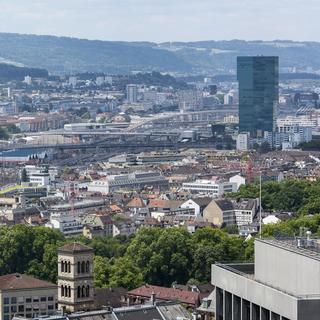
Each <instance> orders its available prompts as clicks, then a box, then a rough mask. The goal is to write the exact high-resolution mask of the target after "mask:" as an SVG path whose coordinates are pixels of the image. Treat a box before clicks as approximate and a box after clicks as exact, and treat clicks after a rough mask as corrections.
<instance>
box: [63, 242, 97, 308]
mask: <svg viewBox="0 0 320 320" xmlns="http://www.w3.org/2000/svg"><path fill="white" fill-rule="evenodd" d="M93 256H94V250H93V249H92V248H90V247H88V246H85V245H83V244H81V243H69V244H66V245H64V246H63V247H60V248H59V249H58V289H59V293H58V304H59V306H58V308H59V310H64V311H67V312H76V311H86V310H90V309H92V308H93V305H94V289H93Z"/></svg>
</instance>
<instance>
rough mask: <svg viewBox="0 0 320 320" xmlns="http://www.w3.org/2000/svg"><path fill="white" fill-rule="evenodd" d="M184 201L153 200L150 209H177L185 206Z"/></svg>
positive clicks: (149, 204)
mask: <svg viewBox="0 0 320 320" xmlns="http://www.w3.org/2000/svg"><path fill="white" fill-rule="evenodd" d="M183 202H184V201H178V200H162V199H151V200H150V202H149V203H148V207H149V208H170V209H177V208H179V207H180V206H181V204H183Z"/></svg>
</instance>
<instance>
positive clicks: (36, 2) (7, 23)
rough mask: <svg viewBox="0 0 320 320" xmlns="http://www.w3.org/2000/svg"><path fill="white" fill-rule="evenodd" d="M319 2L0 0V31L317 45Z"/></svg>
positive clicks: (275, 0) (157, 39)
mask: <svg viewBox="0 0 320 320" xmlns="http://www.w3.org/2000/svg"><path fill="white" fill-rule="evenodd" d="M319 25H320V0H0V32H19V33H35V34H52V35H66V36H74V37H80V38H89V39H103V40H130V41H132V40H147V41H157V42H161V41H177V40H180V41H192V40H209V39H210V40H211V39H213V40H220V39H227V40H228V39H248V40H255V39H262V40H274V39H292V40H317V41H320V32H319Z"/></svg>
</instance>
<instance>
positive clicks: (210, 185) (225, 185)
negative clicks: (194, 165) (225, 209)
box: [182, 179, 238, 197]
mask: <svg viewBox="0 0 320 320" xmlns="http://www.w3.org/2000/svg"><path fill="white" fill-rule="evenodd" d="M182 189H183V190H184V191H189V192H190V193H193V194H204V195H210V196H212V197H220V196H222V195H223V194H225V193H230V192H237V190H238V189H237V183H236V182H229V181H220V180H218V179H212V180H200V179H198V180H196V181H194V182H185V183H183V184H182Z"/></svg>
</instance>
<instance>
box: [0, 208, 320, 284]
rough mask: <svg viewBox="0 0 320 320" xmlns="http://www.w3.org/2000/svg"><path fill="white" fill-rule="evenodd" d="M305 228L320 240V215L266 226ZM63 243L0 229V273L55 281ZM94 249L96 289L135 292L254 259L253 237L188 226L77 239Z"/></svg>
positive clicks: (286, 231) (274, 233) (281, 232)
mask: <svg viewBox="0 0 320 320" xmlns="http://www.w3.org/2000/svg"><path fill="white" fill-rule="evenodd" d="M300 227H306V228H308V229H309V230H310V231H312V233H313V234H316V235H319V236H320V214H315V215H312V216H311V215H308V216H300V217H298V218H294V219H291V220H288V221H284V222H281V223H278V224H273V225H267V226H264V227H263V231H262V235H263V236H264V237H279V236H281V237H283V236H294V235H298V234H299V229H300ZM74 240H75V239H65V238H64V236H63V235H62V234H61V233H60V232H58V231H54V230H51V229H48V228H44V227H29V226H25V225H16V226H13V227H5V226H2V227H0V275H3V274H7V273H13V272H20V273H28V274H31V275H34V276H35V277H38V278H41V279H45V280H49V281H52V282H56V280H57V269H58V268H57V248H58V247H59V246H62V245H63V244H65V243H66V242H70V241H74ZM76 240H77V241H81V242H83V243H85V244H87V245H89V246H91V247H93V248H94V249H95V261H94V262H95V263H94V276H95V286H96V287H110V286H111V287H117V286H123V287H125V288H128V289H132V288H135V287H137V286H139V285H141V284H143V283H150V284H155V285H163V286H170V285H171V284H172V283H173V282H177V283H181V284H185V283H188V282H189V283H191V282H192V283H205V282H208V281H210V276H211V265H212V264H213V263H215V262H235V261H252V260H253V249H254V248H253V243H254V239H251V240H249V241H245V239H244V238H241V237H239V236H237V235H232V234H229V233H228V232H225V231H224V230H219V229H212V228H204V229H198V230H197V231H196V232H195V233H194V234H190V233H188V232H187V231H186V230H185V229H184V228H170V229H161V228H141V229H140V230H139V231H138V232H137V233H136V234H135V235H134V236H130V237H128V238H126V237H115V238H108V237H106V238H94V239H93V240H88V239H85V238H83V237H78V238H76Z"/></svg>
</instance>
